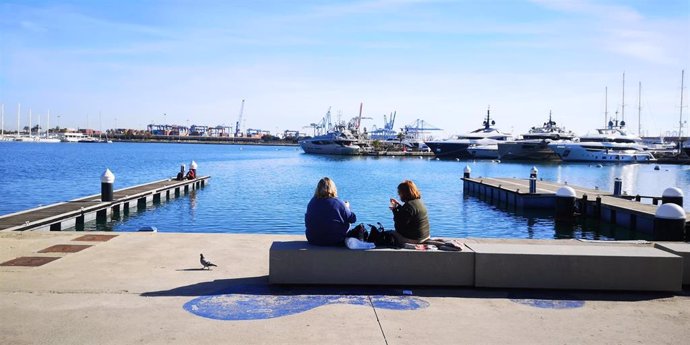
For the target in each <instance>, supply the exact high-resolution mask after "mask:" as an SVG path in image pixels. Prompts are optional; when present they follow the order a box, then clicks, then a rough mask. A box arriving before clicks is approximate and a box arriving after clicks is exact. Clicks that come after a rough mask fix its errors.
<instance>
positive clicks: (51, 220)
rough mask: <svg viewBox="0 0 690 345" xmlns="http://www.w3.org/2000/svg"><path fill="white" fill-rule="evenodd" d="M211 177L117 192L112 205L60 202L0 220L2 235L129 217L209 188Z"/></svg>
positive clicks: (90, 200)
mask: <svg viewBox="0 0 690 345" xmlns="http://www.w3.org/2000/svg"><path fill="white" fill-rule="evenodd" d="M209 178H210V176H201V177H198V178H196V179H194V180H183V181H177V180H174V179H165V180H159V181H154V182H150V183H146V184H142V185H137V186H132V187H128V188H123V189H119V190H116V191H114V193H113V201H106V202H103V201H101V195H100V194H96V195H90V196H87V197H83V198H79V199H74V200H70V201H66V202H60V203H56V204H52V205H47V206H42V207H37V208H33V209H29V210H25V211H21V212H16V213H11V214H7V215H3V216H0V231H22V230H41V229H44V230H62V229H65V228H69V227H72V226H77V227H79V226H83V224H84V222H87V221H89V220H93V219H97V220H104V221H105V220H107V219H108V218H109V217H111V216H112V215H113V214H119V213H129V212H130V206H134V207H132V211H135V209H136V208H141V207H142V206H143V207H145V206H146V204H147V203H150V202H160V201H161V200H162V199H163V198H165V200H168V199H171V198H173V197H178V196H180V195H181V194H183V193H184V194H186V193H187V192H188V191H189V190H190V189H198V188H201V187H203V186H204V185H205V184H206V181H207V180H208V179H209ZM130 203H131V204H132V205H130Z"/></svg>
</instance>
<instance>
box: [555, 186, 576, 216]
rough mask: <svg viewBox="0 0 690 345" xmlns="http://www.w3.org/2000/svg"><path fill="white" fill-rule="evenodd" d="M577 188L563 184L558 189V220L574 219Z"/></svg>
mask: <svg viewBox="0 0 690 345" xmlns="http://www.w3.org/2000/svg"><path fill="white" fill-rule="evenodd" d="M576 196H577V194H576V193H575V190H574V189H572V188H571V187H568V186H563V187H561V188H559V189H558V190H557V191H556V221H566V222H567V221H572V220H573V216H574V215H575V197H576Z"/></svg>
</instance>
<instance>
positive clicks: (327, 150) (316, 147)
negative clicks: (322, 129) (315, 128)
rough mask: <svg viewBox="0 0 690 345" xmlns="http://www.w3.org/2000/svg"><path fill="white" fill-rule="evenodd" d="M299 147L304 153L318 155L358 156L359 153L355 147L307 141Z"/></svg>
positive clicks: (357, 147) (358, 148) (358, 149)
mask: <svg viewBox="0 0 690 345" xmlns="http://www.w3.org/2000/svg"><path fill="white" fill-rule="evenodd" d="M299 145H300V147H302V150H303V151H304V153H309V154H319V155H343V156H355V155H359V154H360V151H361V149H360V147H359V146H356V145H350V146H348V145H339V144H315V143H312V142H309V141H302V142H300V143H299Z"/></svg>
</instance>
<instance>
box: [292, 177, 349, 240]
mask: <svg viewBox="0 0 690 345" xmlns="http://www.w3.org/2000/svg"><path fill="white" fill-rule="evenodd" d="M356 221H357V216H356V215H355V214H354V212H352V211H351V210H350V203H349V202H347V201H345V202H343V201H341V200H340V199H338V190H337V189H336V187H335V183H334V182H333V180H331V179H330V178H328V177H324V178H322V179H321V180H319V183H318V185H317V186H316V191H315V192H314V197H312V198H311V200H310V201H309V205H308V206H307V212H306V213H305V214H304V224H305V226H306V231H305V234H306V236H307V241H308V242H309V243H310V244H314V245H318V246H344V245H345V234H346V233H347V231H348V229H349V228H350V224H352V223H354V222H356Z"/></svg>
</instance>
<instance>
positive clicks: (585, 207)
mask: <svg viewBox="0 0 690 345" xmlns="http://www.w3.org/2000/svg"><path fill="white" fill-rule="evenodd" d="M462 180H463V189H464V191H465V193H466V195H476V196H480V197H482V198H485V199H487V200H488V201H489V202H491V203H499V204H500V203H504V204H507V205H510V206H512V207H515V208H516V209H519V210H526V209H553V208H555V204H556V191H557V190H558V189H559V188H561V187H563V186H565V185H566V184H561V183H556V182H549V181H537V184H536V192H535V193H530V192H529V179H516V178H491V177H471V178H468V177H465V178H463V179H462ZM567 186H568V187H570V188H572V189H573V190H574V191H575V194H576V198H577V200H578V201H579V203H580V205H581V209H580V212H581V213H582V215H584V216H591V217H594V218H600V219H602V220H605V221H608V222H610V223H612V224H617V225H621V226H626V227H628V228H630V229H631V230H635V231H641V232H644V233H651V232H652V231H653V226H654V216H655V213H656V210H657V208H658V205H652V204H644V203H641V202H637V201H633V200H628V199H624V198H621V197H616V196H614V195H613V193H611V192H608V191H604V190H600V189H591V188H584V187H580V186H574V185H567ZM585 195H586V196H587V199H586V200H584V199H583V198H584V196H585ZM628 197H630V196H628ZM685 218H686V219H687V220H688V222H687V223H686V229H687V228H690V212H686V217H685Z"/></svg>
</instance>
